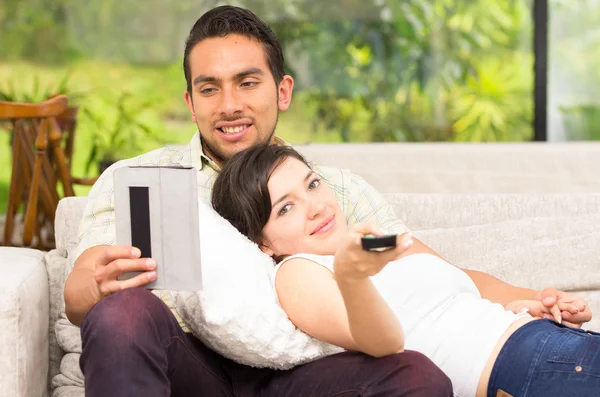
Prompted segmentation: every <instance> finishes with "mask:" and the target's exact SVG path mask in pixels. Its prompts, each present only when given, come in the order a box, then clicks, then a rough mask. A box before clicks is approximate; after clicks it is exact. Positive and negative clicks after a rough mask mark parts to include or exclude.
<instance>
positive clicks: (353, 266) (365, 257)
mask: <svg viewBox="0 0 600 397" xmlns="http://www.w3.org/2000/svg"><path fill="white" fill-rule="evenodd" d="M367 234H373V235H375V236H382V235H384V233H383V232H382V231H381V229H380V228H379V227H378V226H377V225H376V224H374V223H364V224H356V225H354V226H352V227H351V228H350V230H349V232H348V236H347V237H346V239H345V240H344V242H343V243H342V244H341V245H340V247H339V248H338V250H337V252H336V253H335V260H334V271H335V275H336V278H343V279H345V280H347V281H352V280H362V279H365V278H367V277H370V276H373V275H375V274H377V273H379V272H380V271H381V269H383V268H384V267H385V265H387V264H388V262H391V261H393V260H395V259H398V258H399V257H400V256H401V255H402V254H403V253H404V252H405V251H406V250H407V249H408V248H410V247H411V245H412V244H413V240H412V236H411V235H410V233H404V234H402V235H398V236H397V241H396V247H395V248H392V249H389V250H387V251H383V252H377V251H366V250H364V249H363V248H362V244H361V238H362V237H363V236H365V235H367Z"/></svg>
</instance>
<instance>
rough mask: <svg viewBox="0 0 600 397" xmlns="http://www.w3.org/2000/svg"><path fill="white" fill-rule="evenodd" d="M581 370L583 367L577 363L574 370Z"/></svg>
mask: <svg viewBox="0 0 600 397" xmlns="http://www.w3.org/2000/svg"><path fill="white" fill-rule="evenodd" d="M582 370H583V368H581V365H578V366H576V367H575V371H577V372H581V371H582Z"/></svg>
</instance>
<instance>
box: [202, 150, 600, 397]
mask: <svg viewBox="0 0 600 397" xmlns="http://www.w3.org/2000/svg"><path fill="white" fill-rule="evenodd" d="M212 203H213V206H214V208H215V210H216V211H217V212H219V213H220V214H221V216H223V217H224V218H226V219H228V220H229V221H230V222H231V223H232V224H233V225H234V226H235V227H236V228H237V229H238V230H240V232H242V233H243V234H245V235H246V236H248V238H250V239H251V240H252V241H254V242H255V243H256V244H258V245H259V246H260V247H261V249H262V250H263V251H264V252H266V253H268V254H269V255H271V256H272V257H273V258H274V259H275V261H276V262H277V269H276V270H277V272H276V276H275V288H276V291H277V295H278V298H279V301H280V304H281V306H282V308H283V309H284V310H285V311H286V313H287V315H288V317H289V318H290V320H291V321H292V322H293V323H294V324H295V325H296V326H297V327H298V328H300V329H301V330H303V331H304V332H306V333H307V334H309V335H311V336H313V337H315V338H318V339H321V340H323V341H325V342H328V343H331V344H334V345H338V346H341V347H343V348H345V349H350V350H358V351H362V352H364V353H367V354H370V355H373V356H383V355H387V354H391V353H395V352H401V351H403V349H405V348H406V349H411V350H417V351H420V352H421V353H424V354H425V355H427V356H428V357H429V358H430V359H431V360H432V361H433V362H435V363H436V364H437V365H438V366H439V367H440V368H441V369H442V370H444V372H446V374H447V375H448V376H449V377H450V379H451V380H452V383H453V386H454V390H455V394H456V395H458V396H477V397H480V396H481V397H483V396H504V395H506V396H510V395H512V396H550V397H551V396H563V397H564V396H592V395H600V334H597V333H592V332H585V331H582V330H579V329H576V328H571V327H567V326H565V325H564V324H558V323H557V322H554V321H550V320H548V319H545V320H540V319H539V318H536V317H534V316H532V315H530V314H528V313H527V312H526V311H527V310H522V309H523V308H525V309H530V310H531V311H533V312H535V313H542V312H544V311H545V312H547V313H546V315H545V316H547V317H551V314H550V313H549V312H550V311H549V310H544V309H545V308H544V305H543V304H542V303H541V302H539V301H534V300H533V296H534V295H533V294H534V292H533V291H531V293H532V294H531V299H532V300H524V301H514V302H511V303H509V304H508V305H506V307H504V306H503V305H501V304H499V303H494V302H491V301H490V300H487V299H483V298H482V296H481V294H480V291H481V290H483V286H482V285H478V283H481V281H479V280H478V279H477V278H475V277H473V278H470V277H469V276H468V275H467V273H465V272H464V271H463V270H461V269H459V268H457V267H455V266H453V265H451V264H449V263H448V262H446V261H445V260H443V259H442V258H441V257H439V256H437V254H435V253H433V251H431V250H430V249H429V248H426V247H425V248H419V249H415V247H416V246H417V245H419V246H420V245H421V244H422V243H420V242H418V241H417V240H415V239H412V238H411V236H410V235H409V234H405V235H402V236H398V238H397V246H396V248H394V249H391V250H388V251H385V252H369V251H365V250H363V249H362V248H361V244H360V238H361V237H362V236H364V235H365V234H375V235H381V234H383V233H382V231H380V230H378V228H377V226H376V225H371V224H363V225H354V226H353V227H351V228H350V229H348V227H347V225H346V221H345V219H344V216H343V213H342V211H341V209H340V207H339V205H338V203H337V201H336V199H335V197H334V194H333V192H332V190H331V189H330V188H329V187H328V186H327V185H326V184H325V183H324V182H323V181H322V180H321V179H320V177H319V176H318V175H317V174H316V173H315V172H313V170H312V169H311V168H310V167H309V165H308V164H307V163H306V161H305V160H304V159H303V158H302V156H301V155H299V154H298V153H297V152H295V151H294V150H293V149H291V148H289V147H281V146H275V145H271V146H257V147H254V148H251V149H248V150H247V151H244V152H242V153H239V154H238V155H236V156H235V157H234V158H232V159H231V160H229V161H228V163H227V164H226V165H225V167H224V168H223V170H222V171H221V173H220V175H219V176H218V178H217V180H216V181H215V185H214V188H213V198H212ZM559 296H560V297H561V298H560V299H559V300H558V302H557V303H556V305H554V306H553V307H552V313H553V314H554V316H555V318H557V319H558V320H559V321H560V317H559V316H560V313H561V311H562V312H563V313H566V315H567V316H568V313H571V314H572V315H573V317H568V318H575V316H580V317H582V316H583V318H587V320H589V319H590V318H591V313H589V308H588V307H587V305H586V303H585V302H584V301H583V300H581V299H577V298H575V297H572V296H570V295H568V294H566V293H562V292H561V293H560V294H559ZM535 320H538V321H535ZM503 392H504V393H506V394H502V393H503Z"/></svg>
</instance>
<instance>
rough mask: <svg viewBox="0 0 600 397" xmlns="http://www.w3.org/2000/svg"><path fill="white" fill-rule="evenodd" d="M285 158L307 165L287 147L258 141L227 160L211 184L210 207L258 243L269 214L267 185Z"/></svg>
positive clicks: (269, 203)
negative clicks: (212, 184) (258, 143)
mask: <svg viewBox="0 0 600 397" xmlns="http://www.w3.org/2000/svg"><path fill="white" fill-rule="evenodd" d="M288 157H292V158H295V159H297V160H300V161H302V162H303V163H304V164H306V166H307V167H309V168H311V167H310V165H309V164H308V163H307V161H306V160H305V159H304V157H302V155H301V154H300V153H298V152H297V151H295V150H294V149H293V148H291V147H289V146H279V145H274V144H270V145H269V144H267V145H265V144H260V145H257V146H253V147H250V148H248V149H246V150H244V151H242V152H240V153H237V154H236V155H234V156H233V157H232V158H231V159H229V160H228V161H227V162H226V163H225V165H224V167H223V169H222V170H221V172H220V173H219V175H218V176H217V179H216V181H215V184H214V186H213V191H212V206H213V208H214V209H215V210H216V211H217V212H218V213H219V214H220V215H221V216H222V217H223V218H225V219H227V220H228V221H229V222H230V223H231V224H232V225H233V226H235V228H236V229H238V230H239V231H240V232H241V233H242V234H243V235H245V236H247V237H248V238H249V239H250V240H252V241H253V242H255V243H256V244H259V245H260V244H261V243H262V230H263V228H264V227H265V225H266V224H267V221H268V220H269V217H270V215H271V197H270V196H269V189H268V187H267V184H268V182H269V179H270V178H271V175H272V174H273V171H275V169H276V168H277V167H278V166H279V165H280V164H281V163H283V162H284V161H285V159H287V158H288Z"/></svg>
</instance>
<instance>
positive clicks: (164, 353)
mask: <svg viewBox="0 0 600 397" xmlns="http://www.w3.org/2000/svg"><path fill="white" fill-rule="evenodd" d="M81 336H82V342H83V352H82V354H81V359H80V365H81V369H82V370H83V374H84V376H85V395H86V397H96V396H98V397H108V396H110V397H118V396H127V397H131V396H134V397H137V396H144V397H154V396H156V397H162V396H171V397H187V396H194V397H359V396H369V397H452V384H451V383H450V379H448V377H447V376H446V375H445V374H444V373H443V372H442V371H441V370H440V369H439V368H438V367H437V366H435V364H433V362H431V361H430V360H429V359H428V358H427V357H425V356H424V355H422V354H420V353H417V352H411V351H406V352H404V353H400V354H393V355H390V356H386V357H382V358H373V357H369V356H367V355H365V354H361V353H356V352H349V351H348V352H343V353H339V354H335V355H332V356H328V357H324V358H322V359H319V360H316V361H313V362H310V363H308V364H304V365H299V366H297V367H295V368H292V369H290V370H288V371H276V370H272V369H268V368H253V367H248V366H245V365H241V364H238V363H236V362H233V361H231V360H228V359H227V358H225V357H223V356H220V355H219V354H217V353H215V352H214V351H212V350H210V349H209V348H207V347H206V346H205V345H204V344H202V342H201V341H200V340H198V339H196V338H195V337H194V336H192V335H191V334H188V333H185V332H183V330H182V329H181V327H180V326H179V325H178V324H177V320H176V319H175V317H174V316H173V314H172V313H171V311H170V310H169V308H168V307H167V306H166V305H165V304H164V303H163V302H162V301H161V300H160V299H159V298H157V297H156V296H155V295H153V294H152V293H150V292H148V291H146V290H145V289H141V288H133V289H129V290H126V291H121V292H118V293H116V294H114V295H111V296H109V297H107V298H105V299H102V301H100V302H99V303H97V304H96V305H95V306H94V307H93V308H92V309H91V310H90V311H89V312H88V313H87V315H86V316H85V318H84V321H83V324H82V326H81Z"/></svg>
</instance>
